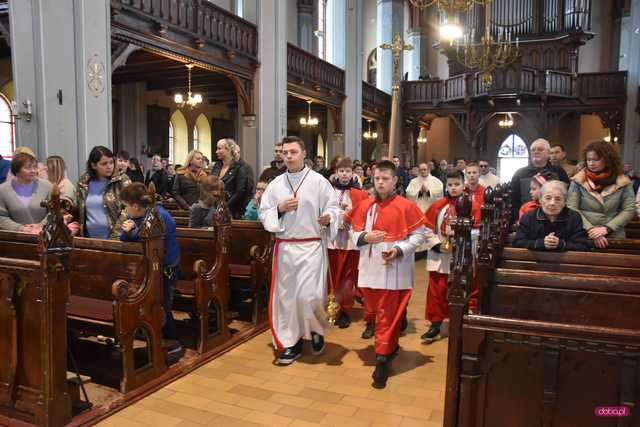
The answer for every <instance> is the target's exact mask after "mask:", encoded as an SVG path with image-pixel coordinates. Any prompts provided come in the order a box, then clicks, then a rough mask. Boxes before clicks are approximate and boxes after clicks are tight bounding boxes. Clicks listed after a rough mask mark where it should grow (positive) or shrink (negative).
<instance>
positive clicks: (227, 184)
mask: <svg viewBox="0 0 640 427" xmlns="http://www.w3.org/2000/svg"><path fill="white" fill-rule="evenodd" d="M216 147H217V148H216V156H217V157H218V160H217V161H216V162H215V163H214V164H213V167H212V168H211V175H213V176H217V177H218V178H220V179H221V180H222V182H223V183H224V193H225V200H226V201H227V204H228V205H229V211H230V212H231V216H233V217H234V218H236V219H241V218H242V216H243V215H244V210H245V207H246V206H247V203H249V199H250V198H251V191H250V190H249V189H248V188H247V174H246V172H245V169H244V168H243V167H242V165H241V164H240V163H239V162H237V161H236V159H235V158H234V154H235V155H236V156H237V155H238V153H239V147H238V144H236V142H235V141H234V140H233V139H230V138H223V139H221V140H219V141H218V143H217V145H216Z"/></svg>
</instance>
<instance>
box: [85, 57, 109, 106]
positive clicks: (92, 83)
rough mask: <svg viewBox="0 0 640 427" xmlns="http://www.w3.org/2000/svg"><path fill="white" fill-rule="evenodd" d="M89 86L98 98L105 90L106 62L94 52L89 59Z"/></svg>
mask: <svg viewBox="0 0 640 427" xmlns="http://www.w3.org/2000/svg"><path fill="white" fill-rule="evenodd" d="M87 87H88V88H89V92H91V94H92V95H93V96H94V97H96V98H97V97H99V96H100V95H101V94H102V93H103V92H104V87H105V76H104V63H103V62H102V61H101V60H100V58H99V57H98V55H97V54H93V56H91V58H89V61H87Z"/></svg>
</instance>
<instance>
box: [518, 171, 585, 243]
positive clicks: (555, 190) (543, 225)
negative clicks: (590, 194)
mask: <svg viewBox="0 0 640 427" xmlns="http://www.w3.org/2000/svg"><path fill="white" fill-rule="evenodd" d="M566 204H567V186H566V184H565V183H564V182H561V181H547V182H546V183H545V184H544V185H543V186H542V188H541V189H540V205H541V206H540V207H539V208H537V209H534V210H532V211H529V212H527V213H526V214H525V215H524V216H523V217H522V218H521V219H520V223H519V224H518V231H517V232H516V237H515V239H514V240H513V246H514V247H516V248H526V249H532V250H536V251H556V252H560V251H590V250H591V248H593V241H592V240H589V236H588V235H587V233H586V231H585V230H584V228H583V226H582V218H581V217H580V214H579V213H577V212H575V211H573V210H571V209H569V208H567V207H566Z"/></svg>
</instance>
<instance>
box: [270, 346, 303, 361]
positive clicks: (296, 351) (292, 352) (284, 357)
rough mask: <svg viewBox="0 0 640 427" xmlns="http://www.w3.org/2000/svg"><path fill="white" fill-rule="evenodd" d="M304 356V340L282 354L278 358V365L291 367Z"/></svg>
mask: <svg viewBox="0 0 640 427" xmlns="http://www.w3.org/2000/svg"><path fill="white" fill-rule="evenodd" d="M300 356H302V340H299V341H298V342H297V343H296V345H294V346H293V347H287V348H285V349H284V351H283V352H282V354H280V356H278V357H277V358H276V361H275V363H276V365H281V366H287V365H291V364H292V363H293V362H294V361H295V360H296V359H299V358H300Z"/></svg>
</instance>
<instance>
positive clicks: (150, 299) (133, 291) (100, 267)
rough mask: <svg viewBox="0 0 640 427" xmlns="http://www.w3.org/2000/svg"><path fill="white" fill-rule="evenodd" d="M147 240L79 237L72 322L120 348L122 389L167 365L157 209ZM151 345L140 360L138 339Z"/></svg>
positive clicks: (146, 228)
mask: <svg viewBox="0 0 640 427" xmlns="http://www.w3.org/2000/svg"><path fill="white" fill-rule="evenodd" d="M140 237H141V243H131V242H120V241H112V240H98V239H89V238H78V237H76V238H75V239H74V240H73V248H74V249H73V253H72V255H71V259H70V267H71V297H70V298H69V305H68V308H67V318H68V324H69V327H70V328H71V329H73V330H74V331H76V332H77V333H79V334H80V335H83V336H95V337H98V336H106V337H110V338H111V339H113V341H114V343H115V345H116V346H117V348H118V349H119V352H120V357H121V363H122V372H121V377H120V391H121V392H122V393H128V392H130V391H131V390H133V389H135V388H137V387H140V386H142V385H144V384H145V383H147V382H149V381H150V380H151V379H154V378H157V377H158V376H160V375H161V374H162V373H164V372H165V371H166V369H167V366H166V363H165V351H164V350H163V348H162V326H163V324H164V318H165V316H164V311H163V308H162V295H163V294H162V292H163V286H162V280H163V279H162V274H163V271H162V259H163V254H164V252H163V251H164V243H163V224H162V222H161V220H160V218H159V217H158V214H157V211H156V210H155V209H152V210H150V213H149V214H148V215H147V216H146V218H145V219H144V220H143V225H142V229H141V230H140ZM135 340H142V341H144V342H145V343H146V346H147V350H146V352H145V353H144V354H143V355H142V359H143V361H140V360H136V354H135V353H134V341H135Z"/></svg>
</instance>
